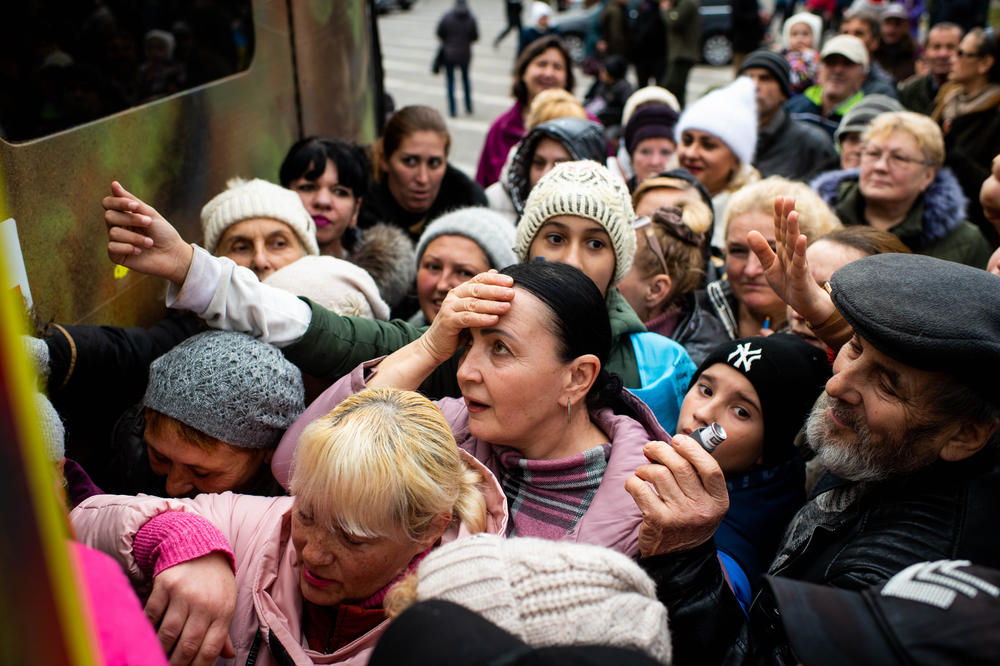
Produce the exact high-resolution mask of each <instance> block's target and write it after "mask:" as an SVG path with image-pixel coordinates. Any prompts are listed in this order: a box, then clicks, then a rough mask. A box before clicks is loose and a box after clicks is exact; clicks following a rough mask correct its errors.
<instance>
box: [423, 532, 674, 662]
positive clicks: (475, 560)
mask: <svg viewBox="0 0 1000 666" xmlns="http://www.w3.org/2000/svg"><path fill="white" fill-rule="evenodd" d="M417 576H418V579H419V581H418V583H417V599H418V600H419V601H426V600H428V599H444V600H447V601H453V602H455V603H457V604H461V605H462V606H465V607H466V608H468V609H469V610H471V611H474V612H476V613H478V614H479V615H482V616H483V617H485V618H486V619H487V620H489V621H490V622H493V623H494V624H496V625H498V626H499V627H501V628H502V629H505V630H507V631H509V632H511V633H512V634H514V635H516V636H517V637H518V638H520V639H521V640H523V641H525V642H526V643H528V644H529V645H531V646H533V647H547V646H555V645H586V644H596V645H611V646H616V647H626V648H632V649H634V650H640V651H642V652H644V653H646V654H648V655H650V656H651V657H653V658H655V659H657V660H658V661H660V662H669V661H670V656H671V642H670V631H669V627H668V626H667V609H666V608H665V607H664V606H663V604H661V603H660V602H659V601H657V598H656V585H655V584H654V583H653V581H652V579H651V578H650V577H649V576H648V575H647V574H646V573H645V572H644V571H643V570H642V569H641V568H640V567H639V565H638V564H636V563H635V562H633V561H632V560H631V559H630V558H628V557H627V556H625V555H622V554H621V553H618V552H616V551H613V550H610V549H608V548H601V547H600V546H592V545H587V544H579V543H569V542H562V541H549V540H547V539H532V538H527V537H518V538H512V539H505V538H503V537H501V536H498V535H494V534H477V535H475V536H472V537H467V538H462V539H458V540H457V541H453V542H451V543H449V544H447V545H444V546H441V547H440V548H437V549H435V550H433V551H431V553H430V554H429V555H428V556H427V557H426V558H424V560H423V561H422V562H421V563H420V566H419V567H418V569H417Z"/></svg>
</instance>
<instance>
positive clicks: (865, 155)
mask: <svg viewBox="0 0 1000 666" xmlns="http://www.w3.org/2000/svg"><path fill="white" fill-rule="evenodd" d="M883 155H885V161H886V162H888V164H889V168H890V169H902V168H903V167H904V166H906V165H909V164H922V165H924V166H931V163H930V162H928V161H927V160H922V159H918V158H916V157H906V156H905V155H900V154H898V153H885V152H883V151H881V150H878V149H877V148H867V149H865V150H862V151H861V161H862V162H867V163H869V164H873V163H875V162H878V161H879V160H881V159H882V156H883Z"/></svg>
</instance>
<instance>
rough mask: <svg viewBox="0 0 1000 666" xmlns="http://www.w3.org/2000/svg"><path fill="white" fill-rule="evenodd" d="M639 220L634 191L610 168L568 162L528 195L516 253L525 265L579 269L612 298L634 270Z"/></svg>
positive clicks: (596, 164) (546, 177)
mask: <svg viewBox="0 0 1000 666" xmlns="http://www.w3.org/2000/svg"><path fill="white" fill-rule="evenodd" d="M634 218H635V212H634V211H633V210H632V200H631V197H630V196H629V193H628V188H626V187H625V184H624V183H623V182H622V181H621V179H620V178H615V177H614V176H613V175H612V174H611V172H610V171H608V169H607V167H605V166H603V165H601V164H598V163H597V162H593V161H590V160H580V161H578V162H563V163H561V164H557V165H556V166H555V167H553V169H552V171H550V172H549V173H547V174H545V176H543V177H542V179H541V180H539V181H538V184H537V185H535V187H534V188H533V189H532V190H531V194H529V195H528V200H527V202H525V204H524V214H523V215H522V216H521V220H520V221H519V222H518V224H517V239H516V241H515V243H514V252H515V253H516V254H517V257H518V259H520V260H521V261H537V260H539V259H545V260H546V261H559V262H562V263H564V264H570V265H572V266H576V267H577V268H579V269H580V270H581V271H583V272H584V273H586V274H587V277H589V278H590V279H591V280H593V281H594V283H595V284H596V285H597V288H598V289H600V290H601V293H602V294H605V296H607V293H608V289H609V288H611V287H612V286H614V285H615V284H617V283H618V282H619V281H621V279H622V278H623V277H625V275H627V274H628V271H629V269H630V268H631V267H632V257H633V255H635V232H634V231H632V221H633V219H634Z"/></svg>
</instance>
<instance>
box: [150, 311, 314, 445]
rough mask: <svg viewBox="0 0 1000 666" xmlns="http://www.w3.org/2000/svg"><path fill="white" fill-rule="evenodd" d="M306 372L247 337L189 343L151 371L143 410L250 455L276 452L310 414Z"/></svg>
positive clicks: (210, 336)
mask: <svg viewBox="0 0 1000 666" xmlns="http://www.w3.org/2000/svg"><path fill="white" fill-rule="evenodd" d="M304 400H305V390H304V389H303V386H302V374H301V373H300V372H299V369H298V368H296V367H295V366H294V365H292V364H291V363H290V362H289V361H288V360H286V359H285V357H284V356H283V355H282V353H281V352H280V351H279V350H278V348H277V347H274V346H272V345H269V344H267V343H265V342H261V341H260V340H257V339H256V338H253V337H251V336H249V335H245V334H243V333H233V332H230V331H209V332H207V333H200V334H198V335H196V336H194V337H191V338H188V339H187V340H185V341H184V342H182V343H180V344H179V345H177V346H176V347H174V348H173V349H171V350H170V351H168V352H167V353H166V354H164V355H163V356H161V357H159V358H158V359H156V360H155V361H153V363H152V365H150V367H149V384H148V385H147V387H146V395H145V397H144V398H143V400H142V404H143V405H145V406H146V407H149V408H150V409H155V410H156V411H158V412H160V413H162V414H165V415H167V416H169V417H171V418H174V419H177V420H178V421H181V422H182V423H185V424H187V425H189V426H191V427H192V428H195V429H196V430H200V431H201V432H203V433H205V434H206V435H210V436H212V437H215V438H216V439H220V440H222V441H223V442H226V443H227V444H232V445H233V446H238V447H241V448H245V449H272V448H274V447H276V446H277V445H278V441H279V440H280V439H281V435H282V434H283V433H284V432H285V430H286V429H287V428H288V426H290V425H291V424H292V422H293V421H295V419H296V418H298V416H299V415H300V414H301V413H302V411H303V410H304V409H305V404H304Z"/></svg>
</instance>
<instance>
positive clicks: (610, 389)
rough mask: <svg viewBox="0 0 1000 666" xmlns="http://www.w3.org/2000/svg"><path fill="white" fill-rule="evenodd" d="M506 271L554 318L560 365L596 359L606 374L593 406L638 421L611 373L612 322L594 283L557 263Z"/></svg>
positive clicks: (594, 390) (593, 393) (590, 399)
mask: <svg viewBox="0 0 1000 666" xmlns="http://www.w3.org/2000/svg"><path fill="white" fill-rule="evenodd" d="M500 272H501V273H503V274H504V275H509V276H511V277H512V278H514V286H515V287H518V288H521V289H524V290H525V291H527V292H529V293H530V294H532V295H533V296H534V297H535V298H537V299H538V300H540V301H541V302H542V303H544V304H545V306H546V307H547V308H548V309H549V311H550V312H551V313H552V333H553V335H555V337H556V340H558V341H559V348H558V350H557V351H558V353H559V356H560V359H559V360H560V361H562V362H563V363H569V362H570V361H572V360H573V359H575V358H578V357H580V356H583V355H584V354H593V355H594V356H596V357H597V358H598V360H599V361H600V362H601V371H600V373H599V374H598V376H597V379H596V380H595V381H594V384H593V386H591V387H590V391H589V392H588V393H587V407H589V408H590V409H597V408H600V407H610V408H611V409H612V410H613V411H614V412H615V413H616V414H625V415H627V416H631V417H632V418H637V415H636V412H635V410H634V409H633V408H632V406H631V405H629V404H628V403H627V402H626V401H625V399H624V398H623V397H622V381H621V378H620V377H618V375H616V374H613V373H610V372H608V371H607V370H605V366H606V365H607V363H608V357H609V356H610V354H611V341H612V337H611V320H610V319H609V317H608V306H607V303H605V301H604V297H603V296H602V295H601V291H600V290H599V289H598V288H597V285H595V284H594V281H593V280H591V279H590V278H589V277H587V275H586V274H584V273H583V272H582V271H580V270H579V269H578V268H575V267H573V266H570V265H569V264H562V263H559V262H555V261H531V262H527V263H523V264H514V265H512V266H508V267H507V268H504V269H503V270H502V271H500Z"/></svg>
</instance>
